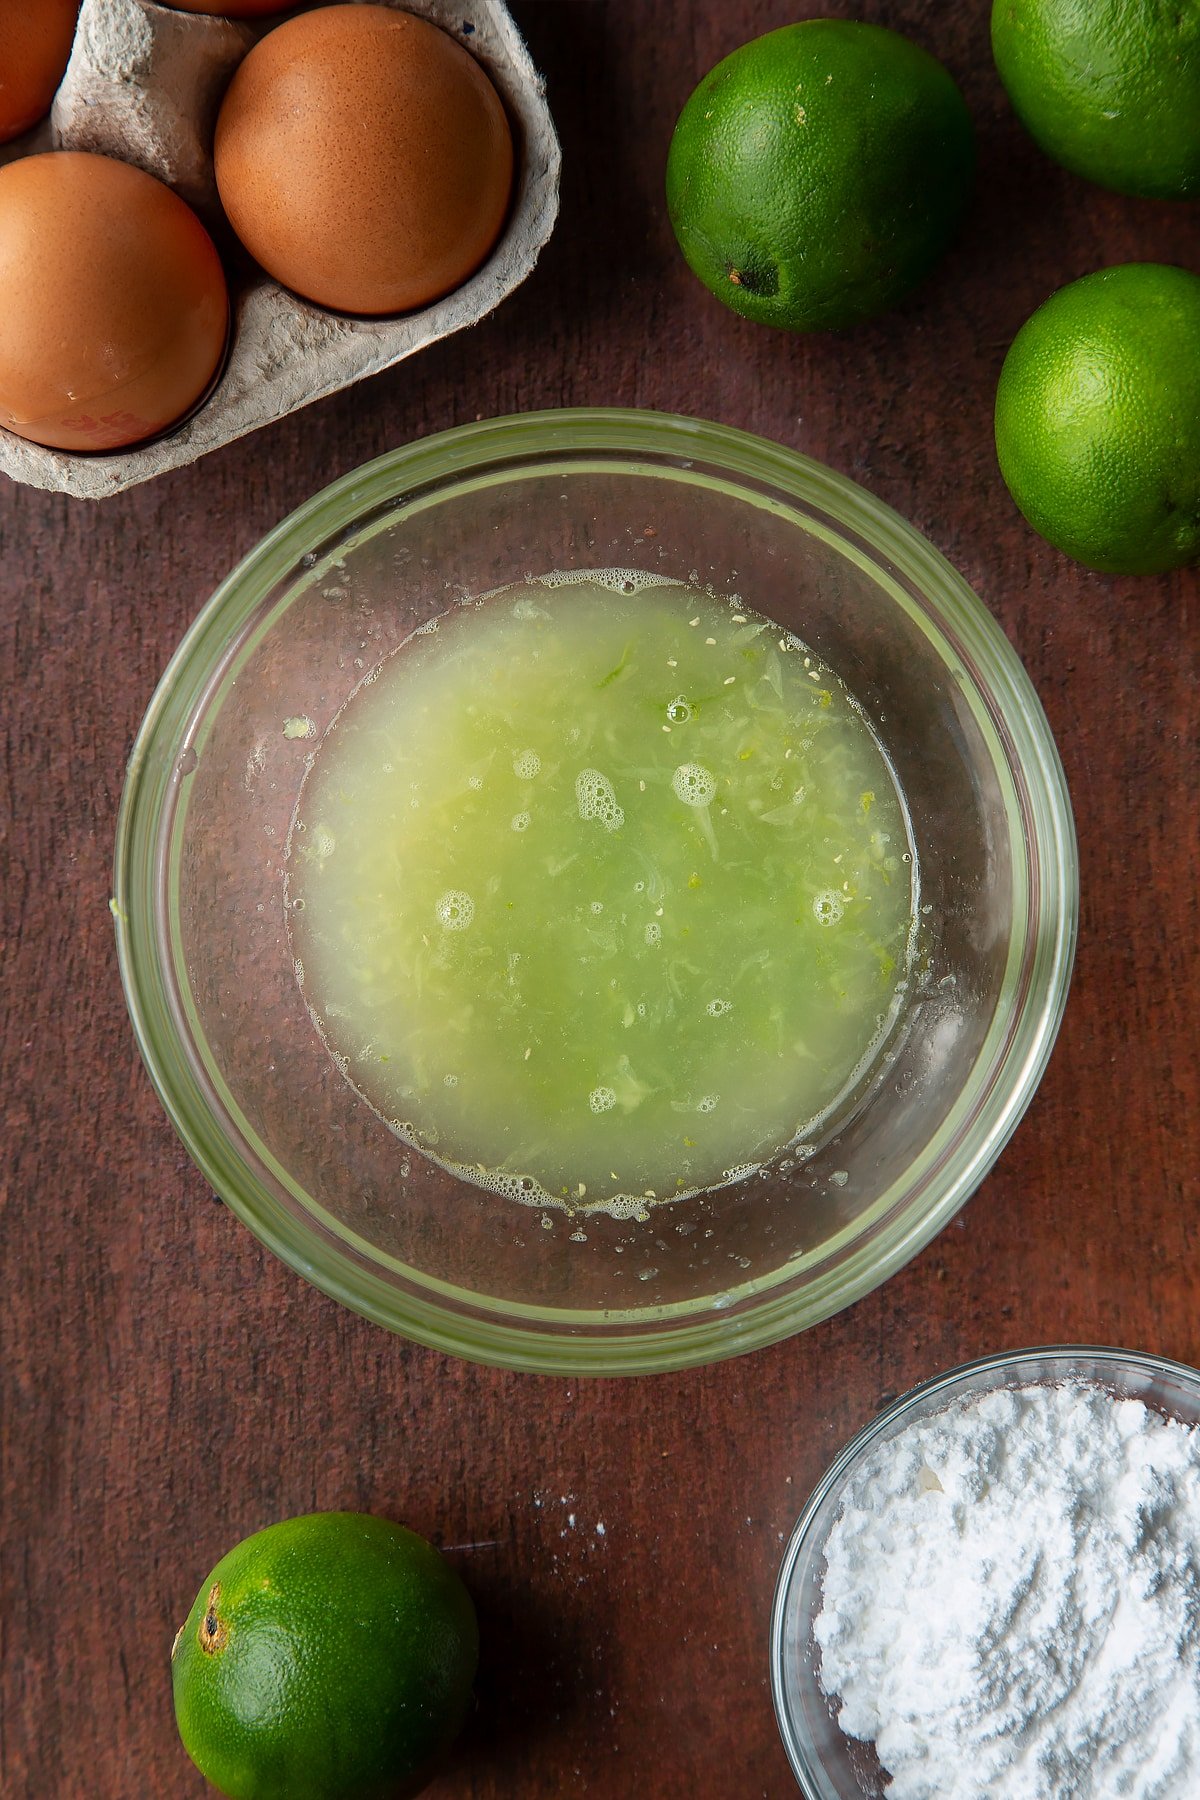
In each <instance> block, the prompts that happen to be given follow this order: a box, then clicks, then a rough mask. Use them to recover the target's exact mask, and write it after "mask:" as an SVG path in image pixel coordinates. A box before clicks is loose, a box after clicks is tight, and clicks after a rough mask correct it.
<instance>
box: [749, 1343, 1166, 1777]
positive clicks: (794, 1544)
mask: <svg viewBox="0 0 1200 1800" xmlns="http://www.w3.org/2000/svg"><path fill="white" fill-rule="evenodd" d="M1033 1362H1036V1363H1041V1364H1061V1365H1062V1366H1063V1372H1062V1374H1061V1375H1059V1376H1057V1377H1055V1376H1054V1375H1048V1376H1041V1377H1031V1378H1029V1379H1027V1380H1021V1379H1020V1378H1018V1380H1017V1381H1014V1383H1013V1385H1014V1386H1015V1385H1025V1386H1032V1385H1047V1384H1048V1383H1049V1382H1051V1381H1053V1380H1055V1379H1058V1380H1069V1379H1070V1378H1071V1374H1072V1365H1074V1374H1075V1378H1076V1379H1078V1380H1079V1381H1093V1382H1096V1381H1098V1380H1100V1379H1101V1378H1099V1377H1098V1376H1096V1375H1095V1374H1091V1375H1089V1374H1088V1373H1086V1372H1085V1371H1083V1370H1081V1369H1079V1367H1078V1365H1080V1364H1083V1363H1088V1362H1091V1363H1096V1364H1099V1363H1107V1364H1115V1365H1118V1366H1119V1367H1121V1368H1122V1369H1128V1370H1130V1371H1136V1372H1138V1373H1141V1374H1145V1375H1159V1376H1161V1375H1165V1376H1168V1377H1171V1378H1174V1379H1175V1380H1177V1381H1178V1382H1179V1384H1180V1385H1181V1386H1183V1387H1186V1388H1191V1389H1193V1390H1194V1391H1195V1393H1196V1397H1197V1401H1198V1403H1200V1369H1197V1368H1193V1367H1192V1365H1191V1364H1190V1363H1185V1362H1180V1361H1178V1360H1177V1359H1175V1358H1174V1357H1169V1356H1156V1355H1155V1354H1154V1353H1153V1352H1152V1351H1148V1350H1124V1349H1121V1348H1119V1347H1117V1346H1115V1345H1111V1344H1032V1345H1029V1346H1028V1347H1027V1348H1025V1349H1021V1350H999V1351H994V1352H992V1353H991V1354H990V1355H988V1356H980V1357H974V1358H972V1359H971V1360H970V1361H969V1362H965V1363H957V1364H955V1366H954V1367H953V1368H951V1369H945V1370H943V1371H942V1373H941V1374H939V1375H932V1376H930V1377H929V1378H928V1379H927V1380H925V1381H921V1382H918V1383H917V1385H916V1387H913V1388H909V1389H908V1391H907V1392H906V1393H903V1394H901V1395H899V1396H898V1397H897V1398H896V1399H895V1400H893V1401H891V1402H890V1403H889V1405H887V1406H886V1407H885V1408H884V1409H883V1411H882V1412H878V1413H876V1414H875V1415H874V1417H873V1418H870V1419H868V1421H867V1423H866V1424H865V1425H863V1426H862V1427H861V1428H860V1429H859V1430H858V1431H856V1432H855V1433H854V1435H853V1436H852V1437H851V1438H849V1439H848V1440H847V1441H846V1443H845V1444H844V1445H843V1446H842V1448H841V1449H840V1450H839V1451H838V1453H837V1455H836V1456H835V1457H834V1459H833V1461H832V1462H831V1463H830V1464H829V1465H828V1467H827V1468H826V1470H825V1472H824V1474H823V1475H822V1476H821V1478H820V1480H819V1481H818V1482H817V1484H816V1486H815V1487H814V1488H813V1490H812V1492H811V1493H810V1494H809V1496H808V1499H807V1500H806V1501H805V1503H804V1506H803V1507H802V1509H801V1511H800V1514H799V1516H798V1518H797V1520H796V1523H795V1525H794V1526H793V1527H792V1531H791V1534H790V1536H789V1538H788V1541H787V1544H786V1546H785V1548H784V1552H783V1557H782V1559H781V1561H780V1565H779V1573H778V1575H777V1576H776V1580H775V1589H774V1594H773V1596H772V1600H771V1617H770V1625H769V1630H768V1640H769V1656H770V1672H771V1699H772V1703H773V1705H774V1711H775V1723H776V1725H777V1727H778V1729H779V1735H780V1738H781V1739H782V1741H783V1748H784V1752H785V1754H786V1756H787V1759H788V1764H789V1766H790V1768H791V1771H792V1774H793V1776H794V1777H795V1780H796V1783H797V1785H798V1787H799V1789H800V1792H801V1794H802V1795H803V1797H804V1800H837V1795H836V1793H835V1791H834V1789H833V1788H832V1787H831V1786H829V1785H828V1782H827V1778H826V1776H825V1772H824V1766H823V1764H822V1762H821V1759H820V1757H819V1756H818V1755H817V1754H816V1753H815V1751H810V1748H809V1743H808V1741H807V1733H802V1732H801V1731H800V1730H798V1729H797V1726H796V1724H795V1721H794V1720H793V1717H792V1712H791V1708H790V1706H789V1705H788V1699H787V1684H786V1670H787V1663H786V1657H787V1637H786V1634H787V1627H788V1620H789V1614H790V1607H789V1602H790V1598H791V1585H792V1577H793V1574H794V1572H795V1568H796V1564H797V1563H798V1561H799V1560H800V1556H801V1553H802V1551H803V1550H805V1549H806V1548H807V1547H808V1544H809V1540H810V1538H811V1535H812V1533H813V1530H814V1528H815V1525H816V1521H817V1518H818V1516H819V1515H820V1513H821V1510H822V1508H823V1507H824V1506H825V1504H826V1502H827V1501H828V1500H829V1499H830V1498H831V1496H833V1495H835V1494H837V1493H838V1492H839V1491H840V1490H841V1489H842V1488H844V1487H845V1485H846V1482H847V1481H848V1480H849V1478H850V1476H851V1474H852V1473H853V1471H854V1469H855V1468H856V1467H857V1466H858V1464H859V1463H860V1462H861V1461H862V1459H863V1458H864V1457H865V1456H866V1455H867V1454H868V1453H869V1452H870V1451H871V1450H872V1449H873V1448H874V1446H875V1444H876V1443H877V1442H878V1441H879V1439H880V1438H881V1437H882V1436H883V1435H884V1433H885V1432H886V1431H888V1429H889V1427H891V1426H893V1425H897V1424H898V1423H899V1422H900V1421H901V1420H903V1419H904V1418H905V1417H906V1416H907V1415H908V1414H910V1413H912V1412H914V1411H915V1410H916V1409H917V1408H918V1407H921V1406H923V1405H924V1404H925V1403H926V1402H928V1401H932V1400H936V1399H937V1397H938V1396H939V1395H940V1394H946V1393H949V1391H950V1390H951V1389H956V1390H958V1391H959V1392H960V1393H971V1392H974V1391H987V1392H991V1391H993V1390H995V1389H998V1388H1003V1387H1005V1386H1006V1385H1008V1384H1007V1383H1006V1382H1005V1381H1004V1380H1003V1379H1002V1377H1003V1376H1004V1375H1005V1374H1006V1373H1009V1372H1012V1373H1014V1374H1015V1372H1016V1370H1017V1369H1018V1367H1019V1366H1020V1365H1021V1364H1025V1363H1033ZM992 1376H997V1377H1001V1379H998V1380H995V1381H992V1380H990V1379H989V1378H990V1377H992ZM956 1397H957V1396H956ZM932 1410H934V1411H935V1410H936V1409H932ZM1196 1429H1200V1426H1197V1427H1196Z"/></svg>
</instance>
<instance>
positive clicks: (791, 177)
mask: <svg viewBox="0 0 1200 1800" xmlns="http://www.w3.org/2000/svg"><path fill="white" fill-rule="evenodd" d="M974 167H975V137H974V132H973V130H972V126H971V118H970V114H969V113H968V112H967V108H966V103H965V101H964V100H963V97H962V95H961V94H960V93H959V91H958V88H957V87H956V86H955V84H954V81H953V80H952V78H951V76H950V75H949V74H948V73H947V71H946V70H945V69H944V68H943V67H942V65H941V63H939V62H937V61H936V60H935V59H934V58H933V57H932V56H929V55H927V54H926V52H925V51H924V50H921V49H919V48H918V47H917V45H916V44H912V43H910V42H909V41H908V39H907V38H904V37H901V36H900V35H899V33H898V32H895V31H888V30H886V29H885V28H884V27H883V26H881V25H863V24H859V23H855V22H853V21H848V20H843V19H809V20H806V21H805V22H803V23H801V24H799V25H785V26H783V27H782V28H781V29H780V30H779V31H769V32H768V33H767V34H766V36H765V37H760V38H755V39H754V41H753V42H752V43H749V44H743V46H742V47H741V49H740V50H735V51H734V52H733V54H732V55H731V56H727V57H726V58H725V60H724V61H723V62H719V63H718V64H717V66H716V68H715V69H713V70H712V71H711V73H710V74H708V75H706V76H705V77H704V80H703V81H702V82H701V83H700V85H699V87H698V88H697V89H696V91H695V92H694V93H693V94H692V96H691V98H690V99H689V100H688V102H687V104H686V106H685V107H684V109H683V111H682V113H681V114H680V115H679V122H678V124H677V125H676V127H675V134H674V136H673V137H672V139H671V149H670V153H669V155H668V157H667V207H668V211H669V212H670V215H671V223H672V225H673V226H674V228H675V235H676V237H677V238H678V239H679V245H680V248H681V249H682V251H683V254H684V256H685V257H686V258H687V261H688V263H689V265H690V266H691V268H692V270H693V271H694V272H695V274H697V275H698V276H699V277H700V280H701V281H702V282H703V283H704V285H705V287H707V288H709V289H710V290H711V291H712V292H713V293H714V294H715V295H716V296H717V299H718V300H723V301H724V303H725V305H726V306H730V307H732V308H733V310H734V312H739V313H743V314H744V315H745V316H746V317H747V318H748V319H757V320H759V321H760V322H761V323H762V324H764V325H778V326H782V327H783V328H784V329H785V330H788V331H832V330H836V329H838V328H839V327H841V326H844V325H854V324H856V323H857V322H858V321H859V320H861V319H869V318H872V317H873V316H874V315H875V314H876V313H880V312H883V311H885V310H886V308H887V307H889V306H892V305H894V304H895V303H896V301H898V300H900V299H902V298H903V296H904V295H905V294H907V293H908V292H909V290H910V289H911V288H913V287H915V286H916V285H917V283H918V282H919V281H920V280H922V278H923V277H924V276H925V275H927V274H928V273H929V271H930V269H932V267H933V265H934V264H935V263H936V262H937V260H938V258H939V257H940V256H941V254H942V252H943V251H944V250H945V248H946V246H947V244H948V243H949V241H950V237H951V234H952V233H953V231H954V227H955V225H956V224H957V222H958V218H959V215H960V214H961V212H962V209H963V205H964V203H965V201H966V197H967V193H968V191H969V189H970V186H971V179H972V176H973V173H974Z"/></svg>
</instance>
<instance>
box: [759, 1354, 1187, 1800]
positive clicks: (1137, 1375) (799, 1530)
mask: <svg viewBox="0 0 1200 1800" xmlns="http://www.w3.org/2000/svg"><path fill="white" fill-rule="evenodd" d="M1065 1381H1088V1382H1094V1383H1097V1384H1098V1385H1099V1386H1101V1387H1105V1388H1107V1389H1108V1390H1109V1392H1110V1393H1113V1394H1116V1395H1118V1396H1119V1397H1120V1398H1121V1399H1123V1400H1140V1401H1141V1402H1142V1404H1143V1405H1144V1406H1148V1407H1151V1408H1153V1409H1154V1411H1156V1412H1160V1413H1163V1414H1165V1415H1166V1416H1167V1417H1168V1418H1172V1419H1177V1420H1179V1422H1180V1423H1181V1424H1183V1425H1189V1426H1191V1425H1200V1371H1197V1370H1196V1369H1192V1368H1189V1367H1188V1365H1187V1364H1186V1363H1177V1362H1169V1361H1167V1360H1166V1359H1165V1358H1163V1357H1159V1356H1146V1355H1143V1354H1142V1353H1141V1352H1140V1351H1137V1350H1109V1349H1105V1348H1102V1347H1100V1346H1096V1345H1091V1344H1054V1345H1047V1346H1046V1347H1044V1348H1041V1349H1034V1350H1015V1351H1010V1352H1008V1353H1006V1354H1003V1355H1000V1356H988V1357H984V1358H983V1359H982V1360H981V1361H979V1362H973V1363H964V1364H963V1365H962V1366H961V1367H960V1368H957V1369H951V1370H949V1371H948V1373H947V1374H945V1375H939V1376H937V1377H936V1378H935V1379H934V1380H933V1381H927V1382H925V1383H923V1384H922V1386H920V1387H917V1388H913V1390H912V1392H911V1393H908V1394H904V1395H902V1396H901V1397H900V1399H899V1400H897V1401H896V1402H895V1403H894V1404H893V1405H892V1406H889V1407H888V1408H887V1410H886V1412H882V1413H880V1414H879V1416H878V1417H877V1418H874V1419H872V1420H871V1423H870V1424H869V1425H868V1426H866V1427H865V1429H864V1430H862V1431H860V1432H859V1434H858V1436H857V1437H855V1438H852V1439H851V1440H850V1442H849V1443H848V1444H847V1445H846V1448H845V1449H844V1450H843V1451H842V1453H841V1455H840V1456H839V1457H838V1458H837V1460H836V1461H835V1462H834V1463H833V1464H832V1466H831V1467H830V1468H829V1469H828V1470H827V1471H826V1473H825V1475H824V1476H823V1477H822V1479H821V1481H820V1482H819V1484H818V1485H817V1487H816V1489H815V1490H814V1492H813V1494H812V1496H811V1498H810V1499H809V1502H808V1504H807V1506H806V1507H805V1508H804V1511H803V1512H802V1513H801V1515H800V1517H799V1519H798V1520H797V1522H796V1528H795V1530H794V1531H793V1532H792V1535H791V1538H790V1540H789V1542H788V1547H787V1550H786V1551H785V1552H784V1558H783V1564H782V1567H781V1568H780V1571H779V1580H778V1583H777V1585H776V1588H775V1603H774V1606H773V1608H772V1611H771V1691H772V1694H773V1696H774V1700H775V1716H776V1718H777V1719H778V1721H779V1730H780V1735H781V1736H782V1738H783V1745H784V1749H785V1750H786V1751H787V1756H788V1761H789V1762H790V1763H791V1765H792V1773H793V1774H794V1775H795V1777H796V1780H797V1782H798V1783H799V1785H800V1789H801V1792H802V1793H803V1794H804V1796H805V1800H887V1794H888V1788H887V1785H886V1782H885V1779H884V1773H883V1771H882V1769H881V1768H880V1766H879V1758H878V1757H877V1756H876V1754H875V1746H874V1745H873V1744H864V1743H860V1742H859V1740H858V1739H857V1738H851V1737H847V1736H846V1734H845V1733H844V1732H843V1731H842V1730H841V1728H840V1727H839V1725H838V1722H837V1711H838V1709H837V1706H836V1704H835V1703H834V1702H833V1701H831V1700H830V1699H829V1697H828V1695H827V1694H826V1693H825V1690H824V1689H823V1688H822V1686H821V1683H820V1675H819V1670H820V1651H819V1649H818V1646H817V1643H816V1640H815V1638H814V1636H813V1623H814V1621H815V1620H816V1618H817V1616H818V1614H819V1613H820V1610H821V1581H822V1578H823V1576H824V1572H825V1545H826V1543H827V1541H828V1538H829V1534H830V1532H831V1531H832V1529H833V1526H834V1523H835V1521H836V1519H837V1516H838V1512H839V1510H840V1508H841V1504H842V1495H843V1493H844V1492H845V1489H846V1484H847V1482H849V1481H850V1479H851V1478H852V1476H853V1474H854V1472H855V1470H856V1468H857V1467H858V1466H859V1465H860V1464H861V1463H862V1462H863V1460H864V1459H865V1458H866V1457H868V1456H870V1455H871V1453H872V1451H874V1450H876V1449H878V1447H879V1446H880V1445H881V1444H886V1443H888V1442H890V1440H891V1439H892V1438H894V1437H896V1436H898V1435H899V1433H900V1432H902V1431H904V1430H906V1429H907V1428H908V1427H909V1426H910V1425H912V1424H914V1423H915V1422H917V1421H918V1420H922V1419H928V1418H931V1417H932V1416H933V1415H934V1414H935V1413H939V1412H941V1411H943V1409H944V1408H945V1407H947V1406H949V1405H950V1404H951V1402H952V1401H955V1400H960V1399H962V1398H964V1397H965V1396H967V1395H972V1394H986V1393H990V1392H991V1391H992V1390H993V1389H995V1388H1009V1387H1026V1386H1029V1385H1030V1384H1032V1383H1035V1382H1036V1383H1052V1382H1065Z"/></svg>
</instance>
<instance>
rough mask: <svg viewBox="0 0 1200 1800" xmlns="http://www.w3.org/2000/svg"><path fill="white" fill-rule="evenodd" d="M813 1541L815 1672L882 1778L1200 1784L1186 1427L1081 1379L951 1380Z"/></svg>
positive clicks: (1015, 1789) (974, 1795)
mask: <svg viewBox="0 0 1200 1800" xmlns="http://www.w3.org/2000/svg"><path fill="white" fill-rule="evenodd" d="M826 1560H827V1565H828V1567H827V1572H826V1575H825V1581H824V1595H823V1604H822V1610H821V1612H820V1614H819V1616H818V1618H817V1619H816V1621H815V1624H814V1627H813V1630H814V1634H815V1636H816V1640H817V1643H818V1644H819V1646H820V1649H821V1682H822V1685H823V1687H824V1688H825V1690H826V1692H827V1693H828V1694H830V1695H832V1696H835V1697H838V1698H840V1700H841V1712H840V1724H841V1727H842V1729H843V1730H844V1731H845V1732H847V1733H848V1734H849V1735H850V1736H852V1737H856V1738H862V1739H865V1740H868V1741H869V1740H872V1739H873V1740H874V1742H875V1746H876V1750H877V1752H878V1755H879V1760H880V1762H881V1763H882V1764H883V1766H884V1768H885V1769H886V1770H888V1771H889V1772H890V1774H891V1776H892V1778H893V1779H892V1783H891V1785H890V1786H889V1787H888V1788H887V1800H1118V1797H1119V1800H1196V1796H1197V1795H1198V1794H1200V1432H1198V1431H1195V1430H1190V1429H1188V1428H1187V1427H1185V1426H1182V1425H1178V1424H1175V1423H1172V1422H1168V1421H1167V1420H1165V1419H1163V1418H1161V1417H1160V1416H1159V1415H1158V1414H1157V1413H1154V1412H1151V1411H1149V1410H1148V1409H1147V1408H1146V1407H1145V1406H1143V1405H1142V1404H1141V1403H1140V1402H1139V1401H1135V1400H1125V1401H1119V1400H1116V1399H1115V1398H1114V1397H1113V1396H1112V1395H1111V1394H1109V1393H1108V1392H1107V1391H1106V1390H1105V1389H1103V1388H1102V1387H1099V1386H1095V1385H1091V1384H1084V1383H1074V1384H1069V1385H1066V1386H1061V1387H1060V1386H1053V1387H1051V1386H1044V1387H1043V1386H1031V1387H1026V1388H1021V1389H1018V1390H1004V1391H997V1392H994V1393H990V1394H986V1395H983V1396H981V1397H977V1398H971V1399H967V1400H963V1401H959V1402H956V1403H954V1404H952V1405H951V1406H950V1407H948V1408H947V1409H946V1410H945V1411H943V1412H941V1413H939V1414H937V1415H936V1416H934V1417H933V1418H930V1419H927V1420H925V1421H924V1422H921V1423H915V1424H913V1425H910V1426H909V1427H908V1428H907V1429H906V1430H904V1431H903V1432H901V1433H900V1435H899V1436H897V1437H896V1438H894V1439H893V1440H892V1441H891V1443H888V1444H883V1445H881V1446H880V1447H879V1448H878V1449H876V1450H875V1451H874V1453H873V1454H872V1455H871V1456H869V1457H868V1458H867V1460H866V1461H865V1462H864V1463H863V1465H862V1467H861V1468H860V1470H859V1471H858V1473H857V1474H856V1475H855V1477H854V1478H853V1480H852V1481H851V1482H850V1483H849V1484H848V1486H847V1489H846V1493H845V1497H844V1500H843V1503H842V1507H841V1510H840V1512H839V1514H838V1517H837V1520H836V1522H835V1524H834V1526H833V1530H832V1532H831V1534H830V1538H829V1542H828V1545H827V1548H826Z"/></svg>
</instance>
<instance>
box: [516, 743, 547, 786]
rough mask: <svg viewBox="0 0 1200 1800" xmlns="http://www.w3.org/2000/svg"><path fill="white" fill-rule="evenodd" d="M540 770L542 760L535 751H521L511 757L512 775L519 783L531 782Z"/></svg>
mask: <svg viewBox="0 0 1200 1800" xmlns="http://www.w3.org/2000/svg"><path fill="white" fill-rule="evenodd" d="M541 770H542V759H541V757H540V756H539V755H538V753H537V751H536V750H522V751H521V753H520V755H519V756H514V757H513V774H514V775H515V776H516V777H517V779H518V780H519V781H532V780H533V779H534V777H535V776H536V775H540V774H541Z"/></svg>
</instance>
